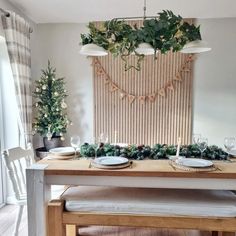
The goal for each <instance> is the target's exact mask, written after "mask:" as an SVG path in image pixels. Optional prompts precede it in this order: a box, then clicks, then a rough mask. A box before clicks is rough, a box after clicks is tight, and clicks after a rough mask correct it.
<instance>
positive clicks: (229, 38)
mask: <svg viewBox="0 0 236 236" xmlns="http://www.w3.org/2000/svg"><path fill="white" fill-rule="evenodd" d="M198 23H200V24H201V32H202V36H203V39H205V40H206V41H208V43H209V45H210V46H211V47H212V51H210V52H207V53H205V54H201V55H199V56H198V59H197V60H196V63H195V70H194V71H195V72H194V116H193V117H194V122H193V124H194V125H193V130H194V132H195V133H201V134H202V135H203V136H205V137H208V140H209V143H211V144H216V145H219V146H222V145H223V140H224V137H227V136H234V137H235V136H236V123H235V121H236V106H235V104H236V45H235V42H236V27H235V26H236V18H231V19H230V18H228V19H207V20H199V22H198Z"/></svg>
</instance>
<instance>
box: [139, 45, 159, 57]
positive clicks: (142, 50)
mask: <svg viewBox="0 0 236 236" xmlns="http://www.w3.org/2000/svg"><path fill="white" fill-rule="evenodd" d="M135 52H137V53H138V54H143V55H145V56H148V55H154V54H155V50H154V48H153V47H152V46H151V44H149V43H140V44H139V45H138V47H137V49H135Z"/></svg>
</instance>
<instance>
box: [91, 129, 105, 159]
mask: <svg viewBox="0 0 236 236" xmlns="http://www.w3.org/2000/svg"><path fill="white" fill-rule="evenodd" d="M107 142H108V136H107V135H106V134H105V133H101V134H100V135H99V136H98V138H95V137H94V145H95V148H94V151H95V159H96V158H97V152H98V150H99V148H100V147H101V144H102V143H103V144H104V143H107Z"/></svg>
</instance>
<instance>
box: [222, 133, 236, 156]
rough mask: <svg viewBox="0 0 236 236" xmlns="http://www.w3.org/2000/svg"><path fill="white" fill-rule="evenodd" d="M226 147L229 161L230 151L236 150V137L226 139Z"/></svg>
mask: <svg viewBox="0 0 236 236" xmlns="http://www.w3.org/2000/svg"><path fill="white" fill-rule="evenodd" d="M224 146H225V148H226V151H227V153H228V158H227V159H229V155H230V151H231V150H232V149H233V148H234V146H235V138H234V137H226V138H225V139H224Z"/></svg>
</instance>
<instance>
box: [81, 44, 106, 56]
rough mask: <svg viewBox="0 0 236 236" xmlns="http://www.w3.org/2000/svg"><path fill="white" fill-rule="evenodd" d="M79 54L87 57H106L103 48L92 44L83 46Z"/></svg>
mask: <svg viewBox="0 0 236 236" xmlns="http://www.w3.org/2000/svg"><path fill="white" fill-rule="evenodd" d="M80 54H82V55H87V56H107V55H108V53H107V51H106V50H105V49H104V48H102V47H100V46H98V45H96V44H94V43H89V44H85V45H83V46H82V48H81V49H80Z"/></svg>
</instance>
